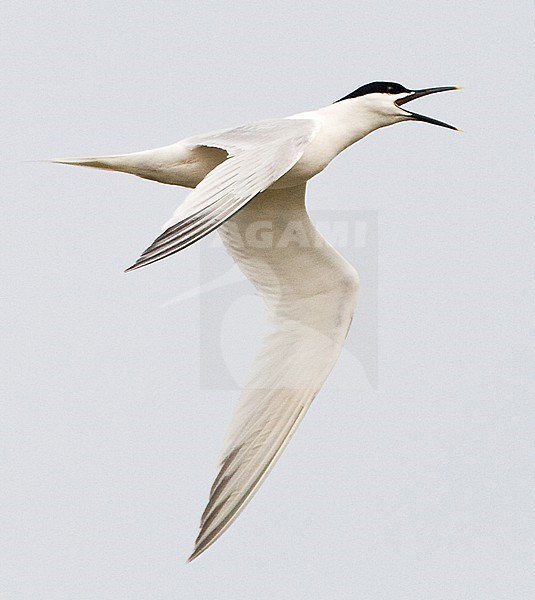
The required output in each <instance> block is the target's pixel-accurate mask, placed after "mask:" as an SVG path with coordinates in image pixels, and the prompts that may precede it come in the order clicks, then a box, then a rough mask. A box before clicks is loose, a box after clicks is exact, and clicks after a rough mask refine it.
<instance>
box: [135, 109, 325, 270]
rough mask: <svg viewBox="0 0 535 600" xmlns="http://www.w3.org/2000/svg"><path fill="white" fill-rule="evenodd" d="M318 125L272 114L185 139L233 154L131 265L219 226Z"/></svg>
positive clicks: (294, 157)
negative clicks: (230, 127)
mask: <svg viewBox="0 0 535 600" xmlns="http://www.w3.org/2000/svg"><path fill="white" fill-rule="evenodd" d="M318 128H319V125H318V124H317V123H316V121H314V120H312V119H272V120H268V121H260V122H258V123H253V124H251V125H244V126H242V127H237V128H235V129H229V130H224V131H219V132H215V133H212V134H208V135H202V136H195V137H192V138H188V139H187V140H184V144H185V145H186V146H187V147H191V148H194V147H196V146H208V147H215V148H222V149H223V150H226V151H227V153H228V158H227V159H226V160H225V161H223V162H222V163H221V164H220V165H218V166H217V167H216V168H215V169H213V170H212V171H210V173H209V174H208V175H207V176H206V177H205V178H204V179H203V180H202V181H201V183H200V184H199V185H198V186H197V187H196V188H195V189H194V190H193V192H191V193H190V194H189V196H188V197H187V198H186V200H185V201H184V203H183V204H182V205H181V206H180V207H179V208H178V210H177V211H176V212H175V214H174V215H173V218H172V219H171V221H169V222H168V223H167V224H166V225H167V226H168V227H167V229H166V230H165V231H164V232H163V233H162V235H160V236H159V237H157V238H156V239H155V240H154V242H153V243H152V244H151V245H150V246H149V247H148V248H147V249H146V250H145V251H144V252H143V254H142V255H141V256H140V258H139V259H138V260H137V261H136V263H135V264H134V265H132V266H131V267H130V268H128V269H126V270H127V271H131V270H133V269H138V268H140V267H143V266H145V265H148V264H150V263H152V262H155V261H157V260H161V259H162V258H165V257H166V256H169V255H170V254H173V253H174V252H178V251H179V250H182V249H183V248H185V247H186V246H189V245H190V244H193V243H194V242H196V241H197V240H199V239H200V238H202V237H204V236H205V235H206V234H208V233H210V231H212V230H213V229H215V228H216V227H219V225H221V223H224V222H225V221H226V220H227V219H228V218H229V217H231V216H232V215H233V214H234V213H235V212H237V211H238V210H240V208H242V207H243V206H244V205H245V204H246V203H247V202H249V200H251V198H254V196H256V195H257V194H258V193H260V192H263V191H264V190H265V189H267V188H268V187H269V186H270V185H271V184H272V183H274V182H275V181H277V179H279V178H280V177H282V176H283V175H284V174H285V173H286V172H287V171H289V170H290V169H291V168H292V167H293V166H294V165H295V163H296V162H297V161H298V160H299V159H300V158H301V156H302V154H303V152H304V149H305V147H306V146H307V144H308V143H309V142H310V140H311V139H312V138H313V137H314V135H315V134H316V132H317V130H318Z"/></svg>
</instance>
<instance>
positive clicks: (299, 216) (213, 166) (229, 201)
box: [51, 81, 460, 560]
mask: <svg viewBox="0 0 535 600" xmlns="http://www.w3.org/2000/svg"><path fill="white" fill-rule="evenodd" d="M455 89H460V88H457V87H455V86H446V87H432V88H426V89H418V90H409V89H407V88H405V87H404V86H402V85H400V84H399V83H393V82H385V81H379V82H374V83H369V84H367V85H364V86H362V87H359V88H358V89H356V90H355V91H353V92H351V93H350V94H348V95H347V96H344V97H343V98H341V99H340V100H337V101H336V102H334V103H333V104H330V105H328V106H325V107H323V108H320V109H318V110H314V111H309V112H303V113H299V114H296V115H292V116H290V117H285V118H278V119H268V120H264V121H258V122H255V123H252V124H249V125H243V126H241V127H235V128H231V129H222V130H219V131H215V132H212V133H207V134H204V135H197V136H193V137H189V138H187V139H184V140H182V141H180V142H177V143H175V144H172V145H169V146H164V147H161V148H156V149H152V150H147V151H143V152H136V153H131V154H124V155H114V156H100V157H92V158H71V159H56V160H53V161H51V162H57V163H63V164H70V165H78V166H83V167H93V168H97V169H107V170H112V171H122V172H126V173H131V174H133V175H137V176H138V177H143V178H145V179H151V180H154V181H158V182H161V183H166V184H170V185H178V186H183V187H186V188H193V191H192V192H191V193H190V194H189V195H188V196H187V197H186V199H185V201H184V202H183V203H182V204H181V205H180V206H179V208H178V209H177V210H176V211H175V213H174V214H173V216H172V218H171V219H170V220H169V221H168V222H167V223H166V224H165V225H164V231H163V233H162V234H161V235H160V236H158V237H157V238H156V239H155V240H154V242H153V243H152V244H151V245H150V246H149V247H148V248H147V249H146V250H145V251H144V252H143V253H142V254H141V256H140V257H139V259H138V260H137V261H136V262H135V263H134V264H133V265H132V266H131V267H129V268H128V269H126V270H127V271H132V270H135V269H139V268H140V267H144V266H146V265H149V264H151V263H153V262H156V261H159V260H161V259H163V258H165V257H167V256H170V255H171V254H174V253H175V252H178V251H179V250H183V249H184V248H186V247H188V246H190V245H191V244H193V243H194V242H196V241H197V240H200V239H201V238H203V237H204V236H205V235H207V234H209V233H210V232H211V231H213V230H214V229H216V228H217V229H218V231H219V233H220V235H221V237H222V239H223V242H224V245H225V247H226V249H227V251H228V252H229V254H230V255H231V257H232V258H233V259H234V261H235V262H236V263H237V265H238V266H239V268H240V269H241V270H242V272H243V273H244V274H245V276H246V277H247V278H248V279H249V280H250V281H251V283H252V284H253V285H254V287H255V288H256V289H257V291H258V292H259V293H260V294H261V296H262V297H263V299H264V301H265V304H266V305H267V308H268V313H269V316H270V321H271V331H270V333H269V334H268V335H267V337H266V339H265V340H264V343H263V347H262V348H261V350H260V352H259V354H258V356H257V357H256V359H255V362H254V364H253V367H252V371H251V374H250V376H249V379H248V381H247V383H246V385H245V387H244V390H243V392H242V396H241V399H240V401H239V404H238V407H237V409H236V411H235V414H234V417H233V422H232V424H231V429H230V433H229V435H228V439H227V441H226V444H225V448H224V453H223V457H222V460H221V464H220V471H219V474H218V475H217V477H216V479H215V481H214V483H213V485H212V488H211V491H210V496H209V501H208V505H207V506H206V509H205V511H204V513H203V515H202V518H201V526H200V533H199V536H198V537H197V540H196V542H195V548H194V551H193V553H192V555H191V556H190V558H189V560H193V559H194V558H196V557H197V556H199V555H200V554H201V553H202V552H204V551H205V550H206V549H207V548H208V547H209V546H210V545H212V544H213V543H214V542H215V541H216V540H217V539H218V538H219V537H220V536H221V534H222V533H223V532H224V531H225V530H226V529H227V528H228V527H229V526H230V525H231V524H232V523H233V521H234V520H235V519H236V517H237V516H238V515H239V514H240V513H241V511H242V510H243V509H244V507H245V506H246V504H247V503H248V502H249V500H250V499H251V497H252V496H253V494H254V493H255V492H256V491H257V490H258V488H259V486H260V485H261V484H262V482H263V481H264V479H265V478H266V476H267V475H268V473H269V471H270V470H271V468H272V467H273V465H274V463H275V462H276V460H277V458H278V457H279V456H280V454H281V452H282V451H283V450H284V448H285V447H286V445H287V444H288V442H289V440H290V438H291V436H292V434H293V433H294V431H295V430H296V428H297V426H298V425H299V423H300V422H301V420H302V418H303V416H304V415H305V413H306V411H307V409H308V407H309V406H310V404H311V402H312V400H313V399H314V397H315V396H316V395H317V394H318V392H319V390H320V388H321V386H322V385H323V382H324V381H325V379H326V378H327V376H328V374H329V372H330V371H331V369H332V368H333V366H334V364H335V362H336V360H337V358H338V356H339V354H340V352H341V350H342V346H343V344H344V340H345V338H346V336H347V333H348V330H349V327H350V325H351V321H352V318H353V313H354V310H355V306H356V300H357V294H358V289H359V277H358V274H357V272H356V271H355V269H354V268H353V267H352V266H351V265H350V264H349V263H347V262H346V261H345V260H344V258H342V256H340V255H339V254H338V253H337V252H336V251H335V250H334V249H333V248H332V247H331V246H330V245H329V244H328V243H327V242H326V241H325V240H324V239H323V238H322V237H321V235H320V234H319V232H318V231H317V230H316V229H315V227H314V225H313V224H312V222H311V221H310V219H309V217H308V214H307V212H306V208H305V188H306V183H307V181H308V180H309V179H311V178H312V177H314V176H315V175H317V174H318V173H320V172H321V171H323V169H325V167H326V166H327V165H328V164H329V163H330V162H331V161H332V160H333V158H335V157H336V156H337V155H338V154H340V153H341V152H342V151H343V150H345V149H346V148H348V147H349V146H351V145H352V144H354V143H355V142H357V141H359V140H361V139H362V138H364V137H365V136H367V135H368V134H369V133H371V132H373V131H375V130H376V129H380V128H381V127H385V126H387V125H392V124H394V123H400V122H402V121H421V122H425V123H431V124H434V125H439V126H441V127H446V128H449V129H454V130H457V128H456V127H453V126H452V125H448V124H447V123H443V122H442V121H437V120H436V119H433V118H431V117H426V116H424V115H420V114H417V113H414V112H410V111H408V110H407V109H406V108H405V105H406V104H407V103H409V102H411V101H413V100H415V99H417V98H422V97H423V96H427V95H429V94H435V93H437V92H445V91H449V90H455ZM258 223H264V224H265V223H269V228H270V232H271V234H272V235H271V236H270V239H271V243H270V244H266V243H265V240H263V241H262V243H258V239H257V237H255V236H254V235H251V231H253V232H254V231H258V229H257V228H256V227H257V225H258ZM255 228H256V229H255ZM282 238H284V243H280V241H281V240H282Z"/></svg>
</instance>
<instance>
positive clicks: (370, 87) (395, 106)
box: [336, 81, 461, 131]
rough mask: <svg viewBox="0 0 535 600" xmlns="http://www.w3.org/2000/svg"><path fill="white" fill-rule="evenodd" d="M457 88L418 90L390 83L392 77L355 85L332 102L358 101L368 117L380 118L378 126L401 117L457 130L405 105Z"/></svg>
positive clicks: (393, 121) (395, 121) (405, 119)
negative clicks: (347, 92) (417, 99)
mask: <svg viewBox="0 0 535 600" xmlns="http://www.w3.org/2000/svg"><path fill="white" fill-rule="evenodd" d="M459 89H461V88H459V87H456V86H445V87H432V88H425V89H422V90H408V89H407V88H406V87H404V86H402V85H401V84H400V83H394V82H392V81H375V82H373V83H367V84H366V85H363V86H362V87H359V88H358V89H357V90H355V91H354V92H351V94H348V95H347V96H344V97H343V98H340V100H337V101H336V102H345V101H346V100H351V101H352V102H354V103H356V102H358V103H359V108H361V109H362V111H364V112H366V113H368V114H369V115H370V117H371V118H374V119H376V120H378V121H379V122H380V125H379V126H381V127H382V126H385V125H392V124H393V123H399V122H401V121H423V122H424V123H431V124H433V125H440V126H441V127H447V128H448V129H454V130H455V131H460V129H457V127H454V126H453V125H448V124H447V123H443V122H442V121H437V120H436V119H433V118H431V117H426V116H424V115H420V114H418V113H414V112H410V111H408V110H407V109H406V108H405V104H407V103H408V102H411V101H412V100H415V99H416V98H422V97H423V96H428V95H429V94H436V93H437V92H448V91H450V90H459Z"/></svg>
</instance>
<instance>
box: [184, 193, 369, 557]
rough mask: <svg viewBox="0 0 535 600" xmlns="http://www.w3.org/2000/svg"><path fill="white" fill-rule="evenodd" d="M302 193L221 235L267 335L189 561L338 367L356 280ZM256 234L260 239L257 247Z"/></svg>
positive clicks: (222, 525) (283, 196) (253, 486)
mask: <svg viewBox="0 0 535 600" xmlns="http://www.w3.org/2000/svg"><path fill="white" fill-rule="evenodd" d="M304 193H305V185H302V186H297V187H295V188H289V189H279V190H267V191H266V192H264V193H263V194H261V195H259V196H258V198H255V199H254V200H253V201H252V202H250V203H249V204H248V205H247V206H246V207H245V208H244V209H243V210H241V211H240V212H239V213H238V214H237V215H235V216H234V217H233V218H232V219H231V220H230V221H228V222H227V223H226V224H224V225H223V226H222V227H220V229H219V232H220V234H221V236H222V238H223V241H224V243H225V245H226V247H227V250H228V251H229V253H230V254H231V256H232V257H233V258H234V260H235V261H236V262H237V263H238V266H239V267H240V269H241V270H242V271H243V272H244V274H245V275H246V276H247V277H248V279H249V280H250V281H251V282H252V283H253V284H254V286H255V287H256V288H257V290H258V291H259V292H260V293H261V295H262V296H263V298H264V300H265V302H266V304H267V306H268V309H269V313H270V317H271V322H272V331H271V333H270V334H269V335H268V336H267V338H266V339H265V341H264V345H263V348H262V350H261V351H260V353H259V355H258V356H257V358H256V361H255V363H254V366H253V369H252V374H251V375H250V378H249V381H248V383H247V385H246V386H245V389H244V391H243V395H242V398H241V400H240V403H239V405H238V408H237V410H236V413H235V416H234V420H233V424H232V427H231V431H230V434H229V437H228V440H227V444H226V447H225V451H224V457H223V460H222V463H221V470H220V472H219V475H218V476H217V478H216V480H215V482H214V484H213V486H212V489H211V492H210V499H209V502H208V505H207V507H206V510H205V511H204V514H203V516H202V519H201V531H200V533H199V536H198V538H197V540H196V544H195V550H194V552H193V554H192V555H191V557H190V560H192V559H193V558H195V557H197V556H198V555H199V554H201V552H203V551H204V550H206V548H207V547H208V546H210V545H211V544H212V543H213V542H214V541H215V540H216V539H217V538H218V537H219V536H220V535H221V534H222V533H223V532H224V531H225V530H226V529H227V528H228V527H229V525H230V524H231V523H232V522H233V521H234V519H235V518H236V517H237V516H238V515H239V513H240V512H241V511H242V510H243V508H244V507H245V505H246V504H247V502H248V501H249V500H250V499H251V497H252V495H253V494H254V492H255V491H256V490H257V489H258V487H259V486H260V484H261V483H262V481H263V480H264V478H265V477H266V475H267V474H268V472H269V470H270V469H271V467H272V466H273V464H274V463H275V461H276V459H277V458H278V456H279V455H280V453H281V452H282V450H283V449H284V447H285V446H286V444H287V443H288V441H289V439H290V437H291V435H292V433H293V432H294V431H295V429H296V427H297V425H298V424H299V422H300V421H301V419H302V418H303V416H304V414H305V412H306V410H307V408H308V407H309V405H310V403H311V402H312V400H313V399H314V397H315V396H316V394H317V393H318V391H319V389H320V388H321V386H322V384H323V382H324V380H325V378H326V377H327V375H328V374H329V372H330V370H331V369H332V367H333V365H334V363H335V362H336V360H337V358H338V355H339V353H340V351H341V349H342V346H343V343H344V340H345V337H346V335H347V331H348V329H349V325H350V323H351V319H352V315H353V311H354V307H355V302H356V295H357V289H358V276H357V273H356V272H355V270H354V269H353V268H352V267H351V266H350V265H349V264H348V263H347V262H346V261H345V260H344V259H343V258H342V257H341V256H340V255H339V254H338V253H337V252H336V251H335V250H334V249H333V248H332V247H331V246H329V245H328V244H327V243H326V242H325V240H324V239H323V238H322V237H321V236H320V234H319V233H318V232H317V230H316V229H315V228H314V226H313V225H312V223H311V222H310V220H309V218H308V215H307V213H306V210H305V205H304ZM259 226H260V227H261V228H262V230H263V233H264V234H266V236H262V240H261V242H260V243H258V237H257V236H255V235H254V233H255V232H256V233H257V234H258V233H259ZM267 236H271V237H272V239H271V242H272V243H271V244H270V247H268V248H266V245H267V244H266V239H267V240H268V241H269V240H270V237H267Z"/></svg>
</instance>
